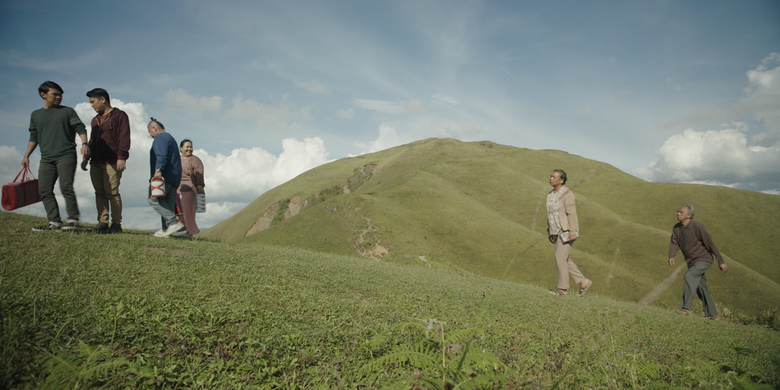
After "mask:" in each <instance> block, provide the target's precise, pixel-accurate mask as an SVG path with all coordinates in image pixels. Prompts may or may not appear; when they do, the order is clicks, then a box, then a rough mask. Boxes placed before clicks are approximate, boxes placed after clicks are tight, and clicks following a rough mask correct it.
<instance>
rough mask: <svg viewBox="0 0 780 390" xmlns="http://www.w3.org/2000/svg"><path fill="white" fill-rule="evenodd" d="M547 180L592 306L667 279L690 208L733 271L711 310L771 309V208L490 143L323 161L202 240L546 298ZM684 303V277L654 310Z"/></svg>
mask: <svg viewBox="0 0 780 390" xmlns="http://www.w3.org/2000/svg"><path fill="white" fill-rule="evenodd" d="M555 168H561V169H564V170H565V171H566V172H567V174H568V177H569V181H568V183H567V186H568V187H569V188H571V189H572V190H573V191H574V192H575V194H576V196H577V211H578V214H579V218H580V230H581V239H579V240H578V241H577V242H576V243H575V245H574V250H573V251H572V255H571V256H572V260H574V261H575V262H576V263H577V264H578V266H579V267H580V269H581V270H582V271H583V273H584V274H585V275H586V277H588V278H590V279H592V280H593V281H594V285H593V287H592V289H591V290H590V292H589V294H590V293H595V294H601V295H606V296H610V297H614V298H618V299H623V300H631V301H636V300H639V299H640V298H642V297H643V296H645V295H646V294H647V293H648V292H650V291H651V290H652V289H653V287H655V286H656V285H657V284H659V283H660V282H661V281H662V280H663V279H665V278H666V277H667V276H669V274H670V273H671V272H672V270H671V269H670V268H669V266H668V264H667V249H668V243H669V237H670V234H671V228H672V226H674V224H675V223H676V218H675V213H676V210H677V208H678V207H679V205H680V204H681V203H690V204H693V205H694V206H695V207H696V219H697V220H698V221H701V222H702V223H704V224H705V225H706V226H707V228H708V230H709V231H710V233H711V234H712V236H713V238H714V241H715V243H716V244H717V245H718V248H719V249H720V251H721V253H722V254H723V255H724V257H725V258H726V261H727V263H728V264H729V266H730V271H729V273H728V274H725V275H724V274H722V273H720V271H718V270H716V269H714V268H713V269H712V270H711V271H710V272H709V273H708V282H709V284H710V290H711V292H712V294H713V298H714V299H715V301H716V303H718V304H720V305H722V306H724V307H726V308H733V309H737V310H739V311H747V312H756V311H760V310H763V309H765V308H768V307H774V308H777V307H778V306H780V284H779V283H780V266H779V265H778V256H777V255H776V254H775V251H774V250H773V248H772V246H771V243H772V240H771V239H772V238H773V237H777V236H778V235H780V226H778V224H777V221H778V217H779V216H780V197H778V196H775V195H769V194H762V193H755V192H749V191H743V190H735V189H730V188H725V187H712V186H703V185H690V184H666V183H648V182H645V181H643V180H641V179H638V178H636V177H633V176H631V175H628V174H626V173H623V172H621V171H620V170H618V169H616V168H614V167H612V166H610V165H608V164H604V163H601V162H598V161H594V160H589V159H586V158H583V157H579V156H576V155H571V154H568V153H565V152H561V151H555V150H529V149H522V148H516V147H510V146H503V145H498V144H495V143H492V142H470V143H465V142H460V141H456V140H452V139H426V140H422V141H418V142H414V143H411V144H408V145H403V146H399V147H395V148H391V149H387V150H384V151H381V152H377V153H373V154H368V155H362V156H358V157H352V158H344V159H341V160H338V161H334V162H332V163H329V164H325V165H323V166H320V167H317V168H315V169H312V170H310V171H308V172H305V173H303V174H301V175H299V176H298V177H296V178H295V179H293V180H291V181H289V182H287V183H285V184H283V185H281V186H279V187H276V188H274V189H272V190H270V191H268V192H266V193H265V194H263V195H262V196H260V197H259V198H257V199H256V200H255V201H254V202H252V203H250V204H249V205H248V206H247V207H246V208H245V209H243V210H242V211H241V212H239V213H238V214H236V215H234V216H233V217H231V218H229V219H227V220H225V221H223V222H221V223H219V224H217V225H216V226H214V227H212V228H211V229H208V231H206V232H204V233H202V235H203V236H204V237H205V238H211V239H218V240H222V241H237V240H242V241H248V242H257V243H263V244H272V245H280V246H295V247H303V248H307V249H312V250H317V251H323V252H329V253H339V254H354V255H361V256H364V257H368V258H374V259H381V260H383V261H393V262H398V263H405V264H410V265H417V266H426V267H432V268H439V269H460V270H464V271H468V272H472V273H476V274H482V275H485V276H489V277H492V278H497V279H501V280H507V281H512V282H522V283H530V284H535V285H539V286H545V287H550V288H553V287H555V280H556V276H555V272H556V271H555V265H554V259H553V254H552V245H551V244H550V243H549V242H548V241H547V236H546V227H547V225H546V214H545V204H544V203H545V200H546V195H547V193H548V192H549V190H550V186H549V184H548V177H549V174H550V172H551V171H552V169H555ZM677 258H678V264H682V265H679V266H684V261H683V259H682V255H681V254H678V256H677ZM681 294H682V274H680V277H679V280H678V281H676V282H675V283H673V284H672V287H671V288H669V289H668V290H666V291H665V292H664V293H663V294H662V296H661V297H660V299H659V301H658V302H659V303H661V304H663V305H667V306H669V307H676V306H677V305H679V297H680V295H681ZM695 304H696V305H698V304H699V303H698V301H697V302H696V303H695Z"/></svg>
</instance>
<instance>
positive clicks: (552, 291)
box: [550, 288, 569, 296]
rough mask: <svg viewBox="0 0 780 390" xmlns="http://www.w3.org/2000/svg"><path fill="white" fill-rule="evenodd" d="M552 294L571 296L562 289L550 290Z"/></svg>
mask: <svg viewBox="0 0 780 390" xmlns="http://www.w3.org/2000/svg"><path fill="white" fill-rule="evenodd" d="M550 294H552V295H561V296H562V295H569V292H568V291H566V290H561V289H560V288H556V289H555V290H550Z"/></svg>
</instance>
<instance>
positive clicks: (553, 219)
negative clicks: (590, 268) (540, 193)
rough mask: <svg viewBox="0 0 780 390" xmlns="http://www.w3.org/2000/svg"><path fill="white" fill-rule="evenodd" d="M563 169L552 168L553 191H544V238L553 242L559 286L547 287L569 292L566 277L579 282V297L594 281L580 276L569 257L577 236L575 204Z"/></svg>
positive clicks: (564, 292) (563, 293) (563, 292)
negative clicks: (545, 208)
mask: <svg viewBox="0 0 780 390" xmlns="http://www.w3.org/2000/svg"><path fill="white" fill-rule="evenodd" d="M565 184H566V172H564V171H563V170H562V169H555V170H553V172H552V174H550V186H552V188H553V189H552V191H550V192H549V193H548V194H547V237H548V238H549V240H550V242H551V243H553V244H555V262H556V264H557V266H558V288H556V289H554V290H550V294H553V295H569V277H570V276H571V278H572V279H574V283H577V284H579V285H580V290H579V292H578V293H577V295H578V296H583V295H584V294H585V292H586V291H588V289H589V288H590V286H591V285H592V284H593V282H592V281H591V280H590V279H587V278H585V277H584V276H582V272H580V270H579V269H578V268H577V265H576V264H574V262H572V261H571V260H570V259H569V253H571V246H572V243H573V242H574V240H576V239H577V238H579V236H580V228H579V222H578V221H577V207H576V205H575V202H574V193H573V192H571V190H570V189H569V188H568V187H566V186H565Z"/></svg>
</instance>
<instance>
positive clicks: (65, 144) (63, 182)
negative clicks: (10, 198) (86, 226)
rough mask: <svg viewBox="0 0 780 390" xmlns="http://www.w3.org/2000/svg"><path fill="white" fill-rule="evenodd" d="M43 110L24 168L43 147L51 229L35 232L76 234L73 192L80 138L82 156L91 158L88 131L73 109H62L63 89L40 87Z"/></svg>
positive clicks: (33, 122) (41, 181)
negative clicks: (62, 205)
mask: <svg viewBox="0 0 780 390" xmlns="http://www.w3.org/2000/svg"><path fill="white" fill-rule="evenodd" d="M38 94H39V95H40V96H41V98H42V99H43V108H41V109H38V110H35V111H33V113H32V114H31V115H30V141H29V142H28V143H27V150H26V151H25V152H24V157H22V166H23V167H25V168H28V167H29V166H30V155H31V154H32V152H33V151H34V150H35V148H36V147H38V146H40V147H41V164H40V166H39V168H38V193H39V194H40V195H41V201H42V202H43V207H44V208H45V209H46V217H47V218H48V219H49V223H48V225H44V226H38V227H34V228H33V231H46V230H60V229H62V230H75V229H77V228H78V222H79V216H80V215H79V206H78V203H77V202H76V193H75V192H74V191H73V179H74V177H75V175H76V165H77V163H76V142H75V139H76V134H78V135H79V138H81V155H82V156H88V155H89V147H88V146H87V130H86V128H85V127H84V123H82V122H81V119H79V116H78V115H77V114H76V111H74V110H73V109H72V108H70V107H66V106H62V105H60V103H61V102H62V94H63V92H62V87H60V86H59V85H57V83H55V82H53V81H46V82H44V83H43V84H41V86H40V87H38ZM57 179H59V180H60V191H61V192H62V196H63V197H64V198H65V206H66V208H67V211H68V220H67V221H66V222H65V223H64V224H63V222H62V219H61V218H60V208H59V204H57V198H56V197H55V196H54V183H55V182H56V181H57Z"/></svg>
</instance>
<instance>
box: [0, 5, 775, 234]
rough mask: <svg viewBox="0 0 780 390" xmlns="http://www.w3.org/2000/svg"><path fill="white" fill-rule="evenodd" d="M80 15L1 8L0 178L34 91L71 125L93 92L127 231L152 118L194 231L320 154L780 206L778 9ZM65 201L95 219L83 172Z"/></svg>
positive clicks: (140, 211) (175, 9) (140, 220)
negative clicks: (454, 150) (606, 175)
mask: <svg viewBox="0 0 780 390" xmlns="http://www.w3.org/2000/svg"><path fill="white" fill-rule="evenodd" d="M75 3H76V4H69V3H67V2H55V1H38V0H26V1H9V0H6V1H2V2H0V118H1V119H2V120H0V167H2V168H1V169H2V170H1V171H0V172H1V173H0V179H2V181H3V182H4V183H5V182H8V181H10V180H12V179H13V176H14V175H15V174H16V172H18V169H19V161H20V160H21V153H22V152H23V151H24V148H25V146H26V143H27V139H28V133H27V127H28V124H29V115H30V112H31V111H33V110H35V109H37V108H40V107H41V106H42V101H41V100H40V98H39V97H38V96H37V87H38V85H39V84H40V83H41V82H43V81H45V80H53V81H56V82H57V83H59V84H60V85H61V86H62V87H63V88H64V89H65V95H64V99H63V104H64V105H68V106H71V107H75V108H76V110H77V112H79V115H80V116H81V117H82V118H83V120H84V121H85V123H88V121H89V119H90V117H91V116H92V115H94V112H93V111H92V110H91V108H90V107H89V106H88V104H87V103H86V102H87V99H86V97H85V95H84V94H85V93H86V91H88V90H90V89H92V88H95V87H102V88H105V89H107V90H108V91H109V93H110V94H111V96H112V100H114V103H115V104H114V105H115V106H117V107H119V108H122V109H124V110H125V111H127V112H128V114H129V115H130V117H131V123H132V126H133V149H132V150H131V157H130V160H129V161H128V171H127V172H126V175H125V177H124V178H123V182H122V186H121V187H120V189H121V191H122V193H123V196H124V201H125V205H126V208H127V209H128V210H131V211H130V212H126V213H125V214H126V215H125V219H126V224H128V225H129V226H131V227H143V228H147V227H148V228H153V227H154V225H155V224H157V223H158V221H157V220H156V219H155V217H154V214H153V211H151V209H150V208H149V207H148V205H147V204H146V200H145V194H146V183H145V181H146V180H147V179H148V178H146V176H147V175H148V167H147V165H148V162H147V161H148V157H147V156H148V149H149V145H150V144H151V139H150V138H149V137H148V134H146V128H145V124H146V121H148V117H149V116H154V117H156V118H158V119H159V120H160V121H161V122H163V123H164V124H165V126H166V128H167V129H168V130H169V132H170V133H171V134H172V135H173V136H174V137H175V138H176V139H178V140H181V139H183V138H190V139H192V140H193V142H194V146H195V149H196V152H195V154H197V155H199V156H201V157H202V158H203V160H204V163H205V164H206V169H207V171H206V176H207V194H208V197H209V212H208V213H207V214H206V215H201V216H199V218H200V220H201V221H202V224H203V225H204V226H210V225H212V224H214V223H216V222H218V221H219V220H221V219H224V218H225V217H227V216H229V215H231V214H233V213H235V212H237V211H238V210H240V208H241V207H243V206H244V205H246V204H247V203H248V202H250V201H251V200H253V199H255V198H256V197H257V196H259V195H260V194H262V193H263V192H264V191H266V190H268V189H270V188H272V187H274V186H276V185H279V184H281V183H283V182H284V181H286V180H289V179H291V178H292V177H294V176H295V175H297V174H299V173H301V172H303V171H305V170H307V169H310V168H313V167H315V166H317V165H319V164H322V163H324V162H327V161H332V160H334V159H338V158H342V157H346V156H351V155H357V154H361V153H367V152H372V151H377V150H382V149H385V148H388V147H392V146H396V145H400V144H404V143H408V142H412V141H415V140H418V139H423V138H428V137H451V138H456V139H460V140H463V141H476V140H490V141H494V142H497V143H501V144H507V145H512V146H517V147H525V148H532V149H560V150H564V151H567V152H570V153H574V154H578V155H581V156H583V157H586V158H591V159H595V160H599V161H603V162H606V163H609V164H612V165H614V166H616V167H617V168H619V169H621V170H623V171H625V172H627V173H631V174H634V175H637V176H640V177H643V178H645V179H648V180H652V181H665V182H696V183H709V184H722V185H729V186H732V187H736V188H743V189H749V190H754V191H765V192H770V193H776V194H777V193H780V54H777V53H780V2H778V1H750V2H726V1H723V2H718V1H716V2H713V1H686V2H680V1H650V2H632V1H628V2H627V1H590V2H581V1H547V2H519V1H488V2H484V1H392V2H389V1H388V2H378V1H370V2H367V1H287V2H281V1H265V2H261V1H223V2H213V1H200V0H190V1H177V0H171V1H162V2H151V1H143V0H141V1H134V2H105V1H102V2H98V1H80V2H75ZM33 161H35V162H36V163H37V156H36V157H35V158H34V159H33ZM33 167H34V168H36V167H37V165H36V164H33ZM551 168H552V167H551ZM562 168H564V169H565V167H562ZM76 190H77V193H78V195H79V201H80V205H81V208H82V214H83V215H84V218H83V219H84V220H91V218H92V217H93V215H92V214H93V213H94V211H93V207H94V202H93V201H92V199H91V198H92V194H91V184H90V183H89V179H88V175H87V174H86V173H82V172H78V173H77V183H76ZM38 209H40V210H38ZM21 212H24V213H29V214H35V215H43V207H42V206H40V205H38V206H30V207H27V208H25V209H22V210H21Z"/></svg>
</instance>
